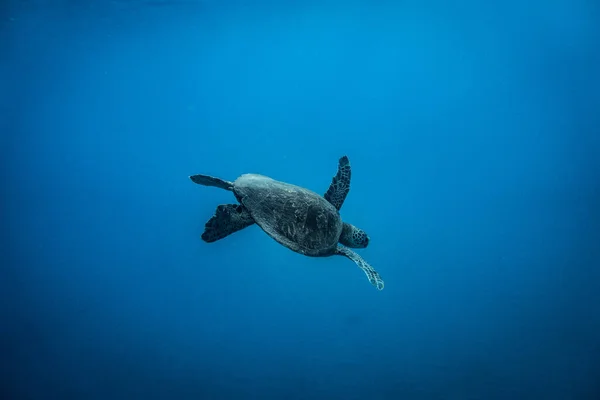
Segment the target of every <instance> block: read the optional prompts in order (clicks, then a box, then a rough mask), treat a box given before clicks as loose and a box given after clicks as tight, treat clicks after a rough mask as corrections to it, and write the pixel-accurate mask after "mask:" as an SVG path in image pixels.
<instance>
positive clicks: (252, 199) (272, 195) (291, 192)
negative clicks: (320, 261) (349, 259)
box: [233, 174, 343, 257]
mask: <svg viewBox="0 0 600 400" xmlns="http://www.w3.org/2000/svg"><path fill="white" fill-rule="evenodd" d="M233 192H234V193H235V196H236V197H237V199H238V201H239V202H240V203H241V204H243V205H244V207H246V208H247V209H248V211H249V212H250V214H251V215H252V218H254V220H255V221H256V223H257V224H258V225H259V226H260V227H261V228H262V229H263V230H264V231H265V232H266V233H267V234H268V235H269V236H271V237H272V238H273V239H275V240H276V241H277V242H279V243H281V244H282V245H284V246H286V247H287V248H289V249H291V250H293V251H295V252H298V253H300V254H304V255H307V256H314V257H319V256H326V255H331V254H333V253H335V251H336V247H337V243H338V240H339V237H340V234H341V232H342V226H343V224H342V219H341V218H340V214H339V212H338V211H337V209H336V208H335V207H334V206H333V205H331V203H329V202H328V201H327V200H325V198H324V197H323V196H320V195H318V194H317V193H315V192H312V191H310V190H308V189H304V188H302V187H299V186H295V185H291V184H289V183H285V182H279V181H276V180H274V179H271V178H269V177H266V176H263V175H257V174H244V175H242V176H240V177H239V178H238V179H236V181H235V182H234V183H233Z"/></svg>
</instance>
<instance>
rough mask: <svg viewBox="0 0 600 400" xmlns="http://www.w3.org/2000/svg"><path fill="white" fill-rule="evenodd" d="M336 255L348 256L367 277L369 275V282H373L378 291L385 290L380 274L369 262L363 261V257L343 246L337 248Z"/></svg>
mask: <svg viewBox="0 0 600 400" xmlns="http://www.w3.org/2000/svg"><path fill="white" fill-rule="evenodd" d="M336 254H339V255H341V256H346V257H348V258H349V259H351V260H352V261H354V262H355V263H356V265H357V266H358V268H360V269H362V270H363V272H364V273H365V275H367V278H369V282H371V285H373V286H375V287H376V288H377V289H378V290H383V286H384V285H383V279H381V276H379V273H377V271H375V269H374V268H373V267H371V266H370V265H369V263H368V262H366V261H365V260H363V258H362V257H361V256H359V255H358V254H356V253H355V252H354V251H352V250H350V249H349V248H347V247H344V246H342V245H338V246H337V249H336Z"/></svg>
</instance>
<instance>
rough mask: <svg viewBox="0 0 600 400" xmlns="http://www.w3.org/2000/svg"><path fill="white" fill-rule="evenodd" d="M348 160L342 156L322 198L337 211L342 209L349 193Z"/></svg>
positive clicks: (349, 173) (349, 172)
mask: <svg viewBox="0 0 600 400" xmlns="http://www.w3.org/2000/svg"><path fill="white" fill-rule="evenodd" d="M350 175H351V171H350V160H348V157H346V156H343V157H342V158H340V160H339V162H338V170H337V174H335V176H334V177H333V179H332V180H331V185H329V189H327V192H326V193H325V195H324V196H323V197H325V200H327V201H328V202H330V203H331V204H332V205H333V206H334V207H335V208H336V209H337V210H338V211H339V210H340V208H342V204H344V200H346V196H347V195H348V192H349V191H350Z"/></svg>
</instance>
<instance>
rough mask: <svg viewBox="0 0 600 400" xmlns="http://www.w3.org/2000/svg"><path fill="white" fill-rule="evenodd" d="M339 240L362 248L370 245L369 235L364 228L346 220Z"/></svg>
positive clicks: (353, 246)
mask: <svg viewBox="0 0 600 400" xmlns="http://www.w3.org/2000/svg"><path fill="white" fill-rule="evenodd" d="M339 242H340V243H341V244H343V245H344V246H347V247H351V248H354V249H362V248H365V247H367V246H368V245H369V236H368V235H367V233H366V232H365V231H363V230H362V229H358V228H357V227H355V226H354V225H352V224H349V223H347V222H344V226H343V227H342V234H341V235H340V240H339Z"/></svg>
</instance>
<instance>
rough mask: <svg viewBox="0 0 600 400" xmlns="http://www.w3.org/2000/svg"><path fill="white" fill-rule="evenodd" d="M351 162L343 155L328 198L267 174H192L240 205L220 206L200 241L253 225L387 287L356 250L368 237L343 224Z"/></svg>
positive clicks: (286, 243)
mask: <svg viewBox="0 0 600 400" xmlns="http://www.w3.org/2000/svg"><path fill="white" fill-rule="evenodd" d="M350 175H351V171H350V161H349V160H348V157H346V156H343V157H342V158H340V160H339V163H338V170H337V174H336V175H335V176H334V177H333V180H332V181H331V185H330V186H329V189H328V190H327V192H325V195H323V196H321V195H319V194H317V193H315V192H313V191H310V190H308V189H305V188H302V187H299V186H295V185H291V184H289V183H285V182H280V181H276V180H274V179H271V178H269V177H267V176H264V175H258V174H244V175H241V176H240V177H239V178H237V179H236V180H235V181H234V182H229V181H226V180H223V179H219V178H215V177H212V176H208V175H192V176H190V179H191V180H192V181H193V182H195V183H197V184H200V185H204V186H215V187H218V188H221V189H225V190H229V191H232V192H233V193H234V195H235V197H236V199H237V200H238V202H239V204H221V205H219V206H218V207H217V210H216V212H215V215H214V216H213V217H212V218H211V219H210V220H209V221H208V222H207V223H206V225H205V229H204V233H203V234H202V239H203V240H204V241H205V242H208V243H211V242H215V241H217V240H219V239H222V238H224V237H226V236H228V235H230V234H232V233H234V232H237V231H239V230H241V229H243V228H245V227H247V226H250V225H252V224H254V223H256V224H258V226H260V227H261V228H262V229H263V230H264V231H265V232H266V233H267V234H268V235H269V236H271V237H272V238H273V239H275V240H276V241H277V242H279V243H280V244H282V245H284V246H285V247H287V248H289V249H291V250H293V251H295V252H297V253H300V254H303V255H306V256H311V257H327V256H331V255H335V254H337V255H342V256H346V257H348V258H349V259H351V260H352V261H354V262H355V263H356V265H357V266H358V267H359V268H360V269H362V270H363V271H364V272H365V274H366V275H367V278H369V282H371V284H372V285H373V286H375V287H376V288H377V289H379V290H382V289H383V280H382V279H381V277H380V276H379V274H378V273H377V271H375V270H374V269H373V267H371V266H370V265H369V264H368V263H367V262H366V261H365V260H363V259H362V257H361V256H359V255H358V254H357V253H355V252H354V251H352V250H350V249H349V247H352V248H364V247H367V245H368V244H369V236H367V234H366V233H365V232H364V231H363V230H361V229H359V228H357V227H355V226H354V225H351V224H349V223H347V222H342V218H341V217H340V213H339V210H340V208H341V207H342V204H343V203H344V200H345V199H346V196H347V195H348V192H349V191H350Z"/></svg>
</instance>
